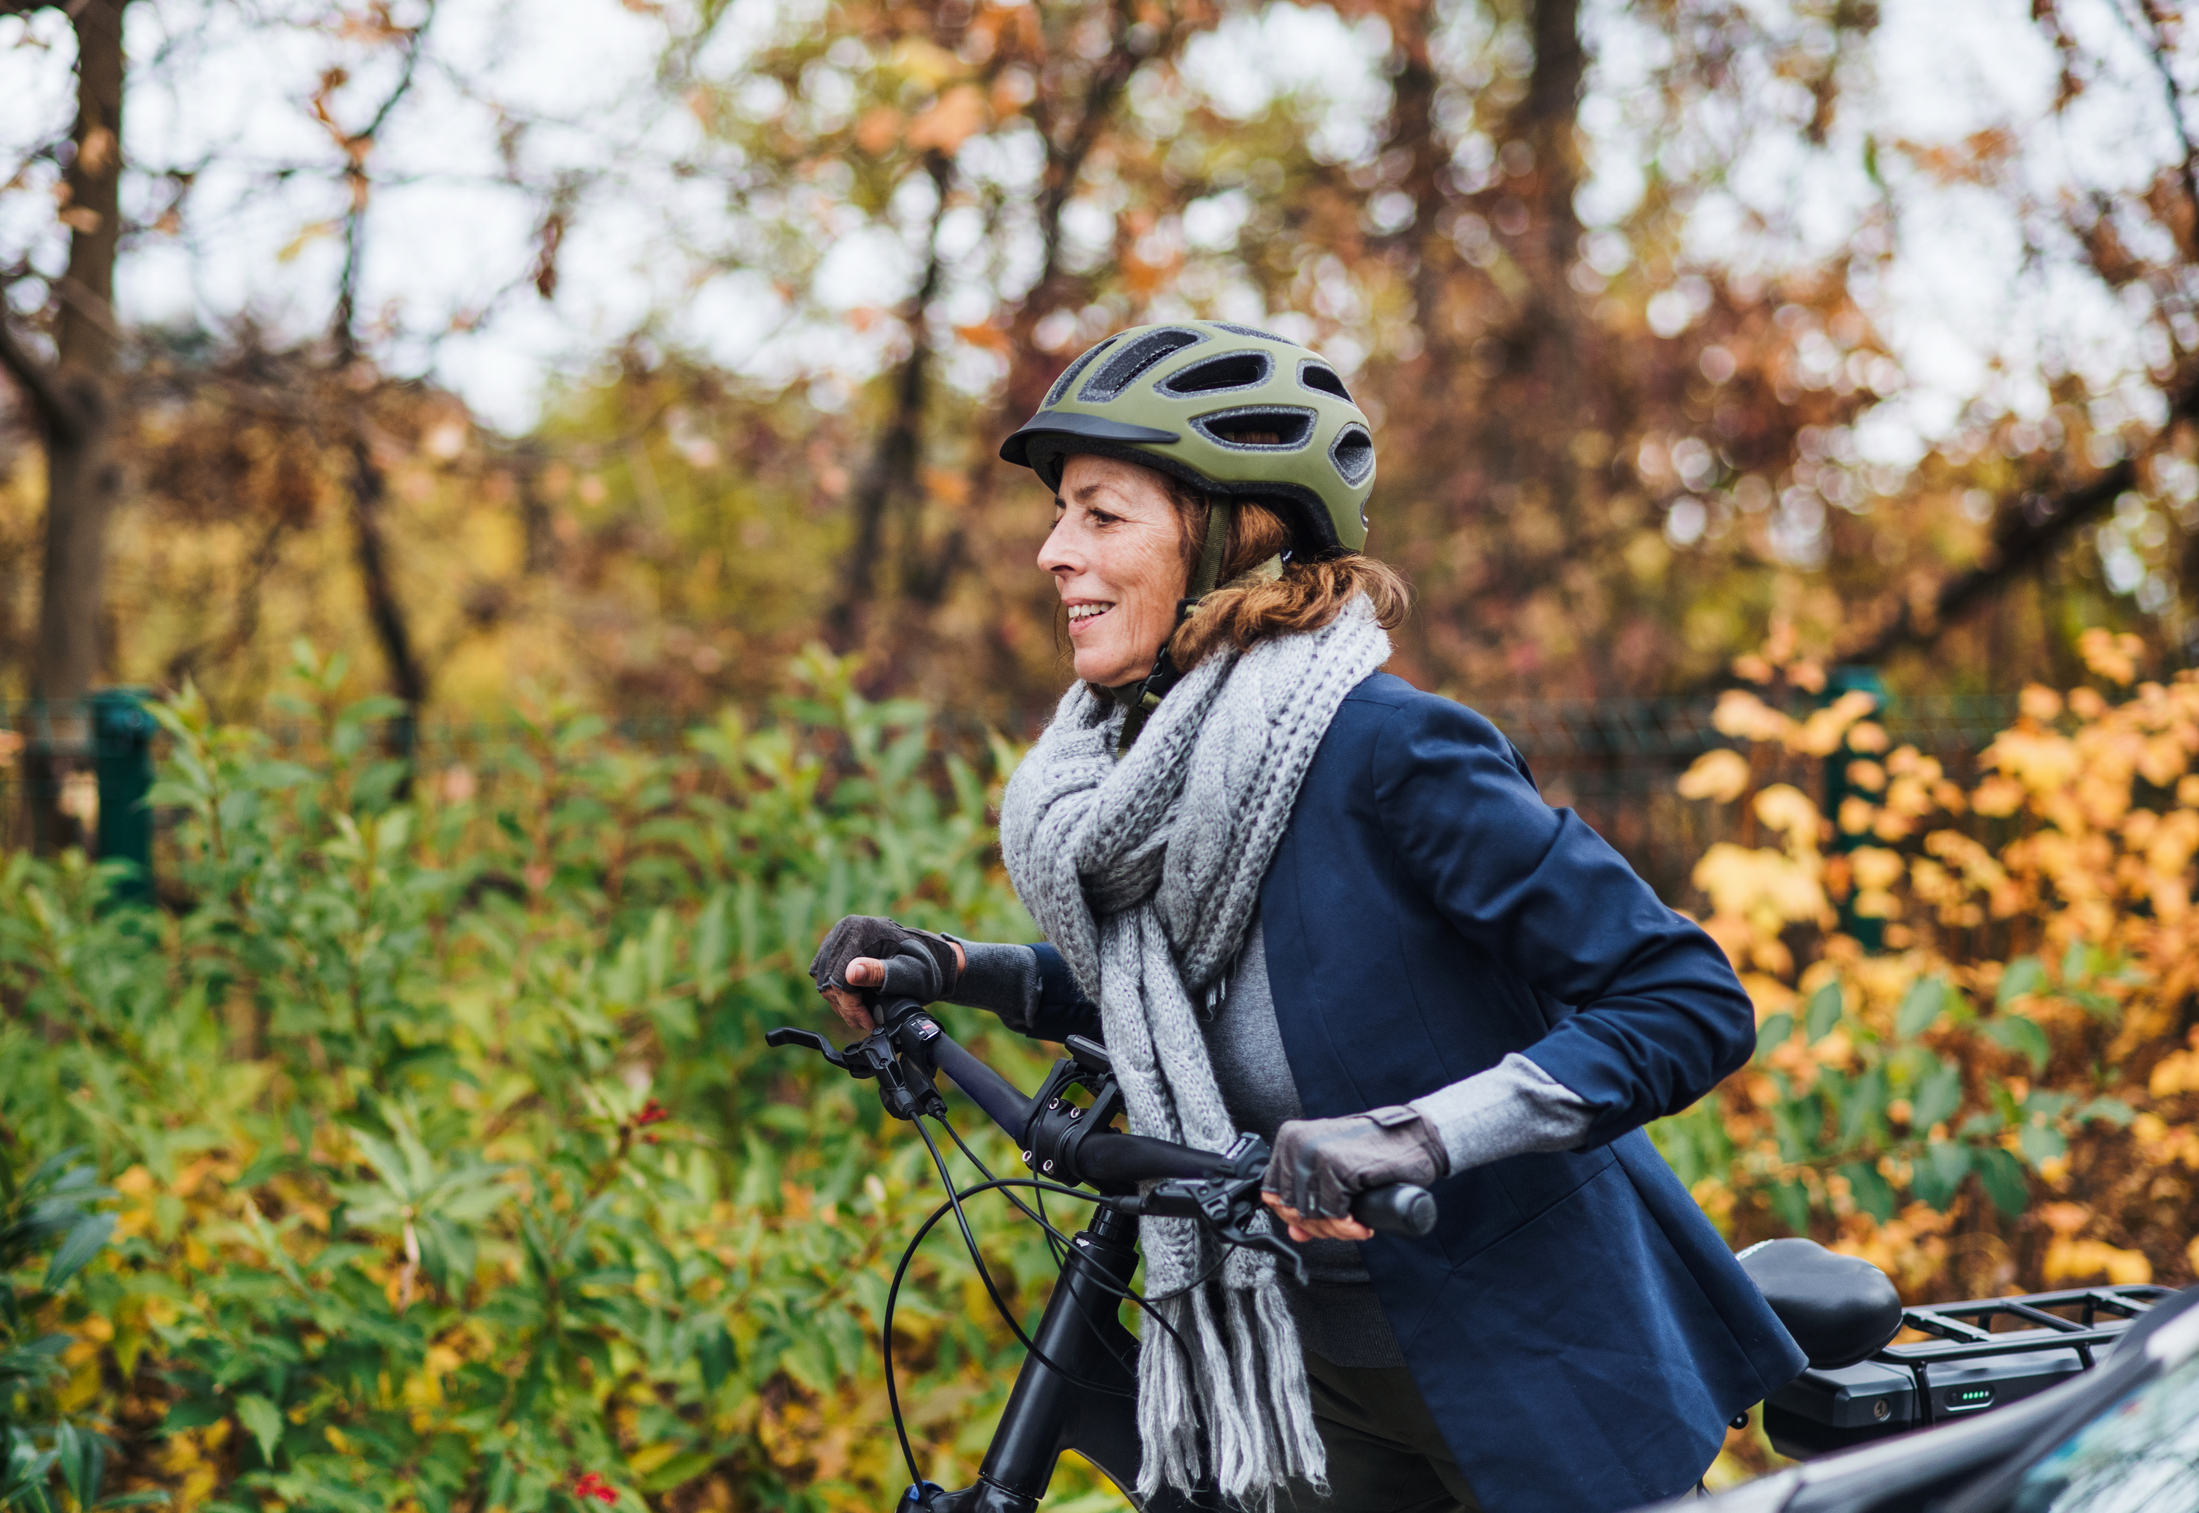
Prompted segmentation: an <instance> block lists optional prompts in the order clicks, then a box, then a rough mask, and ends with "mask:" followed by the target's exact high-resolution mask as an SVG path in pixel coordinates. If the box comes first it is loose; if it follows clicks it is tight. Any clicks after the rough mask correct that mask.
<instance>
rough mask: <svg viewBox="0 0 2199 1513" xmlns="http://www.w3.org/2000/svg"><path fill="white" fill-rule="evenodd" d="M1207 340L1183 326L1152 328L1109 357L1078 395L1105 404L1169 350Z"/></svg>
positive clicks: (1085, 400) (1092, 401) (1085, 399)
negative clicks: (1154, 329)
mask: <svg viewBox="0 0 2199 1513" xmlns="http://www.w3.org/2000/svg"><path fill="white" fill-rule="evenodd" d="M1205 340H1206V338H1205V337H1204V336H1202V335H1200V334H1199V333H1198V332H1196V331H1186V330H1184V329H1183V328H1182V327H1181V326H1164V327H1162V328H1161V329H1160V330H1158V331H1148V332H1147V333H1146V334H1145V335H1143V336H1141V337H1139V338H1138V339H1137V340H1136V341H1134V342H1132V343H1130V345H1129V346H1127V347H1124V348H1123V349H1122V350H1121V351H1119V352H1117V353H1116V354H1115V355H1114V356H1112V357H1110V358H1108V359H1107V361H1106V363H1105V364H1103V365H1102V366H1101V368H1100V370H1099V371H1098V372H1097V373H1094V374H1093V375H1092V376H1091V377H1090V378H1089V379H1087V380H1086V381H1085V385H1084V387H1083V388H1081V389H1079V390H1077V398H1078V399H1080V400H1082V401H1084V402H1086V403H1087V404H1104V403H1105V402H1106V401H1108V400H1110V399H1113V398H1114V397H1115V396H1116V395H1117V394H1120V393H1121V392H1122V391H1123V390H1124V389H1127V388H1128V387H1130V381H1131V380H1132V379H1134V378H1136V377H1137V376H1138V375H1139V374H1140V373H1143V372H1144V371H1145V370H1146V369H1147V368H1150V367H1152V366H1153V364H1155V363H1157V362H1159V361H1160V360H1161V359H1162V358H1164V357H1166V356H1167V355H1168V354H1169V353H1171V352H1177V351H1181V350H1182V349H1183V348H1185V347H1188V346H1190V345H1191V344H1192V343H1194V342H1202V341H1205Z"/></svg>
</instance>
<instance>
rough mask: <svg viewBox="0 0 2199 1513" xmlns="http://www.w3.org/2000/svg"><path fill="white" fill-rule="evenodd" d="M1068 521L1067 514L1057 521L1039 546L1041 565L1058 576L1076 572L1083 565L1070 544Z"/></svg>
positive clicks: (1039, 563) (1039, 561) (1043, 568)
mask: <svg viewBox="0 0 2199 1513" xmlns="http://www.w3.org/2000/svg"><path fill="white" fill-rule="evenodd" d="M1068 523H1069V517H1068V516H1066V515H1064V516H1062V518H1061V519H1059V520H1057V521H1055V522H1054V528H1053V529H1052V530H1050V531H1048V532H1047V533H1046V539H1045V540H1044V541H1043V542H1041V543H1040V544H1039V548H1038V565H1039V567H1040V568H1041V569H1042V570H1044V571H1046V572H1049V573H1052V574H1054V575H1055V576H1056V577H1062V576H1066V575H1068V574H1071V573H1074V572H1076V571H1077V570H1078V568H1079V567H1080V566H1081V564H1080V563H1079V562H1078V561H1077V560H1076V556H1075V553H1074V551H1073V550H1072V549H1071V547H1070V544H1069V532H1068V530H1067V529H1066V528H1065V527H1067V525H1068Z"/></svg>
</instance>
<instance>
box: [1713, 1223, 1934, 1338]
mask: <svg viewBox="0 0 2199 1513" xmlns="http://www.w3.org/2000/svg"><path fill="white" fill-rule="evenodd" d="M1734 1259H1735V1260H1737V1261H1739V1262H1740V1263H1741V1269H1742V1270H1743V1271H1745V1272H1747V1273H1748V1274H1749V1280H1750V1281H1752V1282H1754V1283H1755V1284H1756V1287H1757V1290H1758V1291H1759V1292H1761V1293H1763V1295H1764V1301H1765V1302H1767V1303H1769V1304H1771V1311H1772V1312H1773V1313H1775V1314H1777V1315H1779V1322H1780V1323H1782V1324H1784V1325H1786V1326H1787V1333H1789V1334H1791V1335H1793V1336H1794V1342H1795V1343H1796V1344H1797V1345H1800V1346H1801V1347H1802V1353H1803V1354H1804V1355H1806V1356H1808V1357H1809V1358H1810V1364H1811V1365H1812V1366H1814V1367H1816V1368H1817V1369H1818V1370H1820V1371H1831V1370H1835V1369H1837V1368H1839V1367H1841V1366H1853V1365H1854V1364H1855V1363H1856V1362H1857V1361H1860V1360H1862V1359H1863V1358H1864V1357H1866V1356H1868V1355H1871V1354H1872V1353H1873V1352H1875V1351H1876V1350H1878V1348H1879V1347H1880V1346H1882V1345H1884V1344H1885V1343H1886V1342H1887V1341H1888V1340H1890V1339H1892V1338H1893V1337H1894V1336H1895V1335H1896V1334H1899V1333H1900V1332H1901V1294H1900V1293H1898V1292H1896V1291H1894V1284H1893V1281H1892V1279H1891V1278H1889V1277H1888V1276H1887V1275H1886V1273H1884V1272H1883V1271H1880V1270H1879V1269H1878V1268H1877V1267H1876V1266H1873V1265H1872V1264H1871V1263H1870V1262H1868V1261H1866V1260H1863V1259H1861V1258H1860V1257H1857V1256H1843V1255H1836V1254H1834V1253H1833V1252H1832V1251H1829V1250H1827V1249H1826V1248H1825V1247H1824V1246H1822V1245H1820V1244H1818V1243H1817V1242H1816V1241H1815V1240H1765V1241H1762V1242H1760V1243H1758V1244H1755V1245H1751V1246H1750V1247H1749V1248H1748V1249H1747V1250H1744V1251H1742V1252H1741V1253H1740V1254H1739V1255H1738V1256H1735V1257H1734Z"/></svg>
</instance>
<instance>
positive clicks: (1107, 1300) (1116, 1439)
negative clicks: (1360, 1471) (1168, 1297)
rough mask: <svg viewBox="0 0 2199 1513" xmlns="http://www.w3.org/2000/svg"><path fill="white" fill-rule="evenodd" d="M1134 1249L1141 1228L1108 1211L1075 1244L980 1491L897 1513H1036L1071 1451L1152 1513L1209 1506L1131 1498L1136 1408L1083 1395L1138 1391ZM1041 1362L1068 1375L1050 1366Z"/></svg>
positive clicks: (916, 1495)
mask: <svg viewBox="0 0 2199 1513" xmlns="http://www.w3.org/2000/svg"><path fill="white" fill-rule="evenodd" d="M1136 1240H1137V1220H1136V1219H1133V1218H1131V1217H1129V1216H1127V1215H1124V1214H1118V1213H1115V1212H1113V1211H1111V1210H1108V1209H1101V1210H1100V1211H1099V1213H1098V1214H1097V1215H1096V1216H1095V1217H1094V1220H1093V1223H1092V1227H1091V1228H1089V1229H1086V1230H1082V1231H1080V1232H1079V1233H1078V1234H1077V1236H1076V1238H1075V1240H1074V1241H1073V1242H1072V1243H1071V1246H1070V1251H1069V1257H1068V1261H1067V1263H1066V1264H1065V1265H1064V1266H1063V1267H1062V1269H1061V1281H1060V1282H1059V1283H1058V1284H1057V1285H1056V1286H1055V1288H1054V1293H1053V1296H1052V1297H1051V1298H1049V1299H1048V1300H1047V1303H1046V1312H1045V1314H1044V1316H1042V1317H1041V1318H1040V1319H1039V1324H1038V1328H1037V1330H1036V1331H1035V1332H1034V1333H1033V1334H1032V1336H1031V1339H1032V1342H1033V1343H1034V1344H1036V1345H1037V1346H1038V1354H1034V1355H1031V1356H1028V1357H1026V1358H1025V1359H1024V1362H1023V1369H1022V1371H1021V1372H1020V1373H1018V1374H1017V1376H1016V1384H1015V1389H1014V1390H1013V1391H1012V1392H1010V1393H1009V1394H1008V1405H1007V1407H1006V1408H1005V1409H1003V1410H1002V1411H1001V1415H1000V1425H999V1427H998V1428H996V1429H995V1430H994V1431H993V1442H992V1446H991V1448H989V1449H988V1450H987V1451H986V1452H985V1461H984V1464H983V1465H982V1466H980V1467H979V1468H978V1473H977V1481H976V1482H975V1483H974V1484H973V1485H971V1486H968V1487H964V1488H963V1489H961V1490H960V1491H957V1492H946V1491H942V1490H941V1489H940V1488H939V1487H938V1486H936V1485H934V1484H933V1483H931V1482H925V1483H924V1484H923V1485H921V1486H917V1487H911V1488H909V1489H908V1491H907V1492H906V1493H904V1494H903V1495H902V1498H901V1501H900V1503H899V1504H898V1505H897V1507H896V1513H1032V1510H1034V1509H1036V1508H1037V1507H1038V1504H1039V1499H1040V1498H1042V1497H1044V1496H1045V1495H1046V1488H1047V1485H1048V1483H1050V1482H1051V1481H1052V1480H1053V1476H1054V1465H1055V1462H1057V1461H1058V1460H1060V1458H1061V1452H1062V1451H1064V1450H1074V1451H1076V1452H1077V1453H1078V1454H1079V1455H1082V1456H1083V1457H1084V1458H1085V1459H1086V1460H1088V1461H1090V1462H1092V1464H1093V1465H1095V1466H1097V1467H1099V1469H1100V1471H1101V1472H1102V1473H1103V1474H1104V1475H1105V1476H1106V1477H1107V1479H1108V1480H1109V1481H1111V1482H1113V1483H1114V1484H1115V1485H1116V1486H1117V1487H1119V1488H1121V1489H1122V1492H1123V1495H1124V1496H1126V1497H1128V1498H1130V1499H1131V1501H1132V1502H1133V1503H1134V1504H1136V1505H1137V1506H1139V1507H1140V1508H1142V1509H1145V1510H1147V1513H1176V1510H1189V1509H1192V1508H1195V1507H1198V1506H1200V1505H1201V1503H1200V1502H1198V1501H1187V1500H1185V1499H1183V1498H1182V1497H1181V1496H1180V1495H1179V1494H1176V1493H1173V1492H1166V1491H1164V1492H1163V1493H1162V1494H1161V1495H1160V1496H1158V1497H1155V1498H1152V1499H1149V1500H1141V1499H1139V1498H1138V1496H1137V1494H1136V1493H1135V1492H1134V1491H1133V1490H1132V1489H1133V1488H1134V1487H1136V1485H1137V1481H1138V1461H1139V1449H1138V1421H1137V1405H1136V1399H1135V1398H1134V1397H1130V1396H1119V1395H1116V1394H1114V1393H1108V1392H1100V1391H1095V1390H1093V1388H1092V1387H1088V1386H1086V1385H1084V1384H1085V1383H1087V1382H1091V1383H1095V1384H1104V1385H1106V1386H1108V1387H1113V1388H1116V1389H1118V1391H1119V1392H1120V1393H1134V1392H1135V1391H1136V1390H1137V1361H1138V1342H1137V1340H1136V1339H1134V1338H1132V1336H1131V1334H1130V1331H1129V1330H1127V1329H1125V1328H1123V1327H1122V1322H1121V1320H1120V1319H1119V1318H1118V1317H1117V1311H1118V1309H1119V1308H1120V1306H1121V1301H1122V1294H1123V1293H1124V1292H1125V1291H1126V1290H1127V1289H1128V1288H1129V1286H1130V1277H1131V1274H1132V1273H1133V1272H1135V1271H1136V1270H1137V1264H1138V1255H1137V1249H1136ZM1041 1354H1042V1355H1044V1356H1045V1357H1046V1360H1047V1361H1051V1362H1053V1363H1055V1365H1058V1366H1059V1367H1061V1370H1060V1371H1056V1370H1054V1369H1053V1367H1052V1366H1048V1365H1047V1364H1045V1362H1042V1361H1041V1360H1040V1359H1039V1355H1041ZM1064 1373H1067V1375H1065V1374H1064ZM1071 1376H1074V1377H1075V1378H1077V1380H1071V1379H1070V1377H1071Z"/></svg>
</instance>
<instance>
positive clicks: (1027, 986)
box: [947, 935, 1039, 1034]
mask: <svg viewBox="0 0 2199 1513" xmlns="http://www.w3.org/2000/svg"><path fill="white" fill-rule="evenodd" d="M947 938H948V939H949V940H952V941H954V942H955V944H956V945H958V946H960V947H961V948H962V980H961V981H959V982H957V983H956V984H955V985H954V992H953V993H951V994H949V995H948V998H947V1001H948V1002H949V1003H959V1004H966V1005H967V1006H969V1007H970V1008H973V1009H990V1010H991V1011H992V1012H993V1013H995V1014H998V1015H999V1016H1000V1022H1001V1023H1002V1024H1005V1025H1006V1026H1007V1027H1008V1028H1009V1029H1011V1030H1017V1031H1020V1032H1023V1033H1025V1034H1028V1033H1029V1032H1030V1028H1031V1016H1032V1014H1034V1013H1035V1012H1037V1010H1038V992H1039V985H1038V953H1037V952H1036V951H1034V950H1032V949H1031V948H1030V947H1029V946H1016V945H997V944H994V943H992V942H990V941H983V940H961V939H958V938H956V937H955V936H951V935H950V936H948V937H947Z"/></svg>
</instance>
